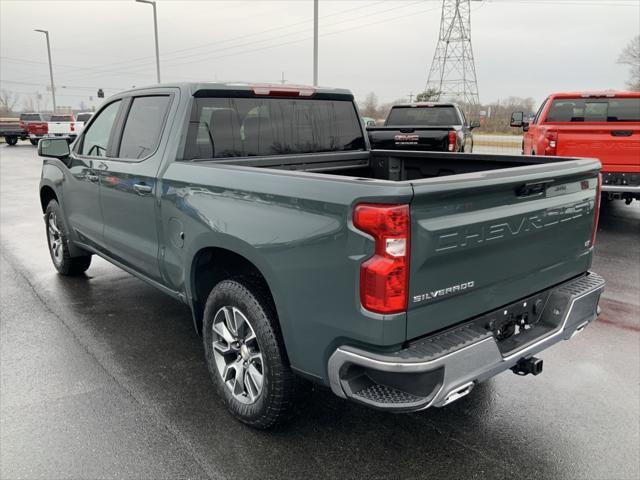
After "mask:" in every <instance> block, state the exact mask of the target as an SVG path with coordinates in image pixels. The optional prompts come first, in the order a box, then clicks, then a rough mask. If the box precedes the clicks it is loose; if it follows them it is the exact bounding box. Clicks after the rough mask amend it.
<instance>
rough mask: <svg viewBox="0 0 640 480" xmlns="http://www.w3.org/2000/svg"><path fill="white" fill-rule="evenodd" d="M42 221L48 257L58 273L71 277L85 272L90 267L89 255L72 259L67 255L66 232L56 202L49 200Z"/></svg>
mask: <svg viewBox="0 0 640 480" xmlns="http://www.w3.org/2000/svg"><path fill="white" fill-rule="evenodd" d="M44 221H45V233H46V236H47V245H48V247H49V255H50V256H51V261H52V262H53V266H54V267H56V270H58V273H60V274H61V275H69V276H73V275H80V274H83V273H84V272H86V271H87V269H88V268H89V265H91V255H83V256H75V257H72V256H71V254H70V253H69V245H68V241H67V238H68V237H67V230H66V227H65V225H64V220H63V216H62V211H61V210H60V205H58V202H57V201H56V200H51V201H50V202H49V204H48V205H47V209H46V211H45V215H44Z"/></svg>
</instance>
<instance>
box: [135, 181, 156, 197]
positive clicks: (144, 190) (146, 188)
mask: <svg viewBox="0 0 640 480" xmlns="http://www.w3.org/2000/svg"><path fill="white" fill-rule="evenodd" d="M133 189H134V190H135V191H136V192H137V193H138V195H148V194H150V193H151V190H152V188H151V185H147V184H146V183H136V184H135V185H134V186H133Z"/></svg>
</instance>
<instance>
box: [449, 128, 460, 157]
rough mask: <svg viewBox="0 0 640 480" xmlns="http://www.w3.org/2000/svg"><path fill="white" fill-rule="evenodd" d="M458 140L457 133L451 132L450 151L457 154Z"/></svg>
mask: <svg viewBox="0 0 640 480" xmlns="http://www.w3.org/2000/svg"><path fill="white" fill-rule="evenodd" d="M457 139H458V136H457V135H456V131H455V130H450V131H449V151H450V152H455V150H456V140H457Z"/></svg>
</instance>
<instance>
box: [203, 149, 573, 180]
mask: <svg viewBox="0 0 640 480" xmlns="http://www.w3.org/2000/svg"><path fill="white" fill-rule="evenodd" d="M559 160H560V159H558V158H555V157H540V156H522V155H517V156H516V155H487V154H467V153H465V154H462V153H447V152H422V151H398V150H371V151H369V152H351V153H319V154H315V155H299V156H294V155H286V156H269V157H250V158H226V159H220V160H210V161H204V162H203V161H200V162H199V163H215V164H225V165H237V166H244V167H256V168H273V169H278V170H295V171H302V172H318V173H326V174H330V175H342V176H353V177H357V178H367V179H377V180H393V181H405V180H418V179H425V178H434V177H442V176H448V175H459V174H463V173H473V172H482V171H486V170H496V169H504V168H514V167H524V166H528V165H538V164H549V163H556V162H558V161H559ZM567 160H570V159H567V158H563V159H562V161H565V162H566V161H567Z"/></svg>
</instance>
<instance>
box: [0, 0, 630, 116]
mask: <svg viewBox="0 0 640 480" xmlns="http://www.w3.org/2000/svg"><path fill="white" fill-rule="evenodd" d="M441 4H442V2H441V1H440V0H419V1H416V0H413V1H411V0H408V1H399V0H387V1H374V0H371V1H369V0H360V1H337V0H333V1H330V0H320V54H319V57H320V62H319V83H320V84H321V85H327V86H335V87H345V88H349V89H351V90H352V91H353V92H354V94H355V95H356V98H358V99H362V98H364V96H365V95H366V94H367V93H368V92H370V91H374V92H375V93H376V94H377V95H378V97H379V98H380V100H381V101H382V102H388V101H393V100H395V99H398V98H402V97H405V96H407V95H408V94H409V93H410V92H413V93H416V92H419V91H421V90H422V89H424V85H425V83H426V80H427V73H428V69H429V66H430V64H431V59H432V56H433V52H434V49H435V46H436V41H437V37H438V29H439V23H440V8H441ZM157 7H158V24H159V32H160V42H159V43H160V56H161V69H162V81H163V82H171V81H189V80H219V81H227V80H244V81H269V82H279V81H280V79H281V75H282V72H284V77H285V79H286V81H287V82H291V83H304V84H310V83H312V49H313V41H312V35H313V1H312V0H289V1H267V0H252V1H207V0H200V1H177V0H173V1H172V0H158V1H157ZM0 22H1V25H0V26H1V28H0V35H1V37H0V41H1V43H0V57H1V58H0V83H1V88H2V89H3V90H11V91H14V92H19V93H20V95H21V96H22V97H25V96H28V95H33V94H34V93H35V92H40V93H41V94H42V95H45V96H47V95H49V94H48V92H47V90H46V85H47V84H48V81H49V72H48V67H47V54H46V46H45V39H44V35H43V34H41V33H36V32H34V31H33V30H34V29H35V28H39V29H46V30H49V32H50V35H51V49H52V57H53V68H54V80H55V82H56V84H57V86H58V89H57V95H58V102H57V103H58V105H71V106H74V107H77V106H78V105H79V104H80V102H81V101H83V102H84V103H85V104H86V105H88V106H89V105H97V104H98V103H99V101H98V99H96V97H95V91H96V90H97V88H103V89H104V90H105V93H106V94H107V96H108V95H111V94H113V93H116V92H117V91H118V90H122V89H125V88H129V87H131V86H133V85H136V86H143V85H148V84H152V83H154V82H155V57H154V42H153V17H152V8H151V6H150V5H144V4H139V3H135V2H134V0H128V1H118V0H109V1H104V0H103V1H91V0H76V1H55V0H50V1H29V0H21V1H18V0H0ZM471 27H472V39H473V49H474V55H475V63H476V70H477V75H478V86H479V92H480V100H481V102H490V101H494V100H496V99H499V98H505V97H507V96H510V95H513V96H522V97H527V96H531V97H533V98H535V99H536V101H541V100H542V99H543V98H544V97H545V96H546V95H547V94H548V93H550V92H553V91H558V90H581V89H607V88H618V89H620V88H624V86H625V82H626V80H627V78H628V69H627V67H625V66H622V65H617V64H616V59H617V57H618V54H619V52H620V51H621V50H622V48H623V47H624V46H625V45H626V44H627V43H628V42H629V41H630V40H631V39H632V38H633V37H634V36H635V35H638V34H640V1H638V0H631V1H629V0H583V1H580V0H484V1H473V2H472V18H471ZM90 96H93V101H90V100H89V97H90ZM50 105H51V104H49V106H50Z"/></svg>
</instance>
